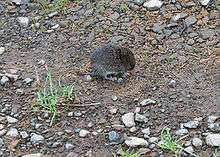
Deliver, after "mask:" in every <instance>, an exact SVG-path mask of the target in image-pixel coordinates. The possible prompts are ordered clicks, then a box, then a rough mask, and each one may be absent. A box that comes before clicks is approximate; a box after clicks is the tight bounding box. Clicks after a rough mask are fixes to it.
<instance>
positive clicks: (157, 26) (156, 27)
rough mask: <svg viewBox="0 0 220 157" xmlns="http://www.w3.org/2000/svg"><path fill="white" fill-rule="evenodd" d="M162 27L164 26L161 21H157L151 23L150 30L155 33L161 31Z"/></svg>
mask: <svg viewBox="0 0 220 157" xmlns="http://www.w3.org/2000/svg"><path fill="white" fill-rule="evenodd" d="M164 28H165V25H164V24H163V23H162V22H158V23H155V24H154V25H153V28H152V31H153V32H155V33H162V30H163V29H164Z"/></svg>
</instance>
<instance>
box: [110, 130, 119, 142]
mask: <svg viewBox="0 0 220 157" xmlns="http://www.w3.org/2000/svg"><path fill="white" fill-rule="evenodd" d="M108 139H109V141H110V142H117V141H118V140H120V135H119V134H118V133H117V132H116V131H110V132H109V133H108Z"/></svg>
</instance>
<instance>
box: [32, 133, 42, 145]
mask: <svg viewBox="0 0 220 157" xmlns="http://www.w3.org/2000/svg"><path fill="white" fill-rule="evenodd" d="M43 141H44V137H43V136H42V135H38V134H36V133H32V134H31V143H32V144H40V143H43Z"/></svg>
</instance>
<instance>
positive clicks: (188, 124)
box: [183, 120, 199, 129]
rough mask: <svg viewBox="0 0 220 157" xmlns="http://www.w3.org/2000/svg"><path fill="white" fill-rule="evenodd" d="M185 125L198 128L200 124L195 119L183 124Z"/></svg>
mask: <svg viewBox="0 0 220 157" xmlns="http://www.w3.org/2000/svg"><path fill="white" fill-rule="evenodd" d="M183 125H184V127H186V128H189V129H196V128H197V127H198V126H199V121H197V120H194V121H189V122H187V123H184V124H183Z"/></svg>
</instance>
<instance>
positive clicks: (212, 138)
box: [206, 134, 220, 147]
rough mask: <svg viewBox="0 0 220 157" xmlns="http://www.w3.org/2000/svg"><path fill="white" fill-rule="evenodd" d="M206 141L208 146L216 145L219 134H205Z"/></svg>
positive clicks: (219, 142)
mask: <svg viewBox="0 0 220 157" xmlns="http://www.w3.org/2000/svg"><path fill="white" fill-rule="evenodd" d="M206 143H207V144H208V145H210V146H214V147H217V146H219V145H220V134H209V135H208V136H206Z"/></svg>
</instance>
